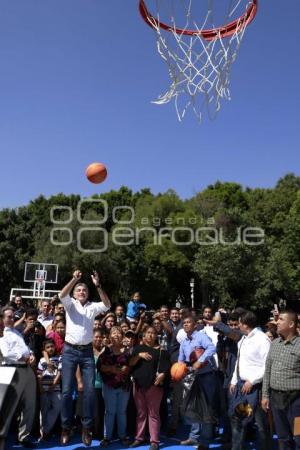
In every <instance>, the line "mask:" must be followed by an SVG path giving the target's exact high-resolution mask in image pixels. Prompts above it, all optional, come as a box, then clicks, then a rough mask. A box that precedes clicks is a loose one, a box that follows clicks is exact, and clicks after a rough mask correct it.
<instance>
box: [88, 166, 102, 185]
mask: <svg viewBox="0 0 300 450" xmlns="http://www.w3.org/2000/svg"><path fill="white" fill-rule="evenodd" d="M85 174H86V177H87V179H88V180H89V181H90V182H91V183H95V184H99V183H102V182H103V181H104V180H105V178H106V177H107V169H106V167H105V165H104V164H102V163H98V162H94V163H92V164H90V165H89V166H88V167H87V169H86V171H85Z"/></svg>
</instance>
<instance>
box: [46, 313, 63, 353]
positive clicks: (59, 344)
mask: <svg viewBox="0 0 300 450" xmlns="http://www.w3.org/2000/svg"><path fill="white" fill-rule="evenodd" d="M65 336H66V322H65V320H63V319H62V320H59V321H58V322H54V326H53V331H50V332H49V333H48V335H47V338H48V339H52V340H53V342H54V345H55V351H56V354H57V355H61V353H62V351H63V347H64V342H65Z"/></svg>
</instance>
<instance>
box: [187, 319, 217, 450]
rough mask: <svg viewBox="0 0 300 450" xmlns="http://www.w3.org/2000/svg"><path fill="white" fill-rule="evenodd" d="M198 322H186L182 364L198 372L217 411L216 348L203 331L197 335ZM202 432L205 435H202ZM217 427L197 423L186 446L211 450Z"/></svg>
mask: <svg viewBox="0 0 300 450" xmlns="http://www.w3.org/2000/svg"><path fill="white" fill-rule="evenodd" d="M195 327H196V322H195V318H194V317H192V316H188V317H186V318H185V319H184V320H183V328H184V331H185V332H186V335H187V336H186V339H185V340H184V341H183V342H182V343H181V344H180V349H179V358H178V361H179V362H186V363H187V364H188V365H189V366H191V368H192V370H196V371H197V376H196V379H195V383H197V384H198V386H199V389H201V390H203V391H204V392H205V397H206V399H207V404H208V406H209V407H212V408H213V407H214V405H215V404H216V402H217V401H218V393H219V389H218V388H219V387H218V378H217V374H216V370H215V369H216V365H215V361H214V358H213V355H214V354H215V353H216V348H215V346H214V344H213V343H212V342H211V340H210V338H209V337H208V336H207V335H206V334H205V333H203V332H202V331H196V330H195ZM200 429H201V431H200ZM213 432H214V423H213V421H210V423H204V422H203V423H201V425H200V424H199V423H193V424H192V427H191V432H190V435H189V438H188V439H187V440H185V441H182V442H181V444H182V445H198V450H207V449H208V448H209V443H210V441H211V440H212V439H213Z"/></svg>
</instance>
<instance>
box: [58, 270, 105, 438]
mask: <svg viewBox="0 0 300 450" xmlns="http://www.w3.org/2000/svg"><path fill="white" fill-rule="evenodd" d="M81 276H82V274H81V272H80V271H79V270H75V272H74V273H73V278H72V279H71V281H69V283H68V284H67V285H66V286H65V287H64V288H63V290H62V291H61V293H60V299H61V302H62V304H63V305H64V308H65V312H66V338H65V345H64V350H63V355H62V410H61V421H62V434H61V444H62V445H66V444H67V443H68V442H69V440H70V430H71V426H72V408H70V405H71V403H72V390H73V385H74V380H75V373H76V369H77V366H79V367H80V372H81V375H82V379H83V415H82V442H83V443H84V444H85V445H91V441H92V431H91V429H92V426H93V418H94V399H95V393H94V384H95V383H94V381H95V362H94V355H93V347H92V340H93V324H94V319H95V317H96V316H97V315H98V314H100V313H105V312H106V311H107V310H108V309H109V308H110V306H111V304H110V300H109V298H108V296H107V294H106V293H105V292H104V291H103V290H102V287H101V284H100V281H99V275H98V274H97V272H93V274H92V275H91V278H92V282H93V284H94V285H95V286H96V289H97V292H98V294H99V296H100V298H101V300H102V301H101V302H100V303H94V302H93V303H92V302H89V301H88V295H89V291H88V287H87V285H86V284H84V283H80V282H79V280H80V278H81ZM71 291H73V297H70V293H71Z"/></svg>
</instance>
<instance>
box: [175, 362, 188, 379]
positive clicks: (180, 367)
mask: <svg viewBox="0 0 300 450" xmlns="http://www.w3.org/2000/svg"><path fill="white" fill-rule="evenodd" d="M188 373H189V369H188V368H187V365H186V364H185V363H184V362H177V363H174V364H173V366H172V367H171V377H172V380H173V381H181V380H182V379H183V378H184V377H185V376H186V375H187V374H188Z"/></svg>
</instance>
